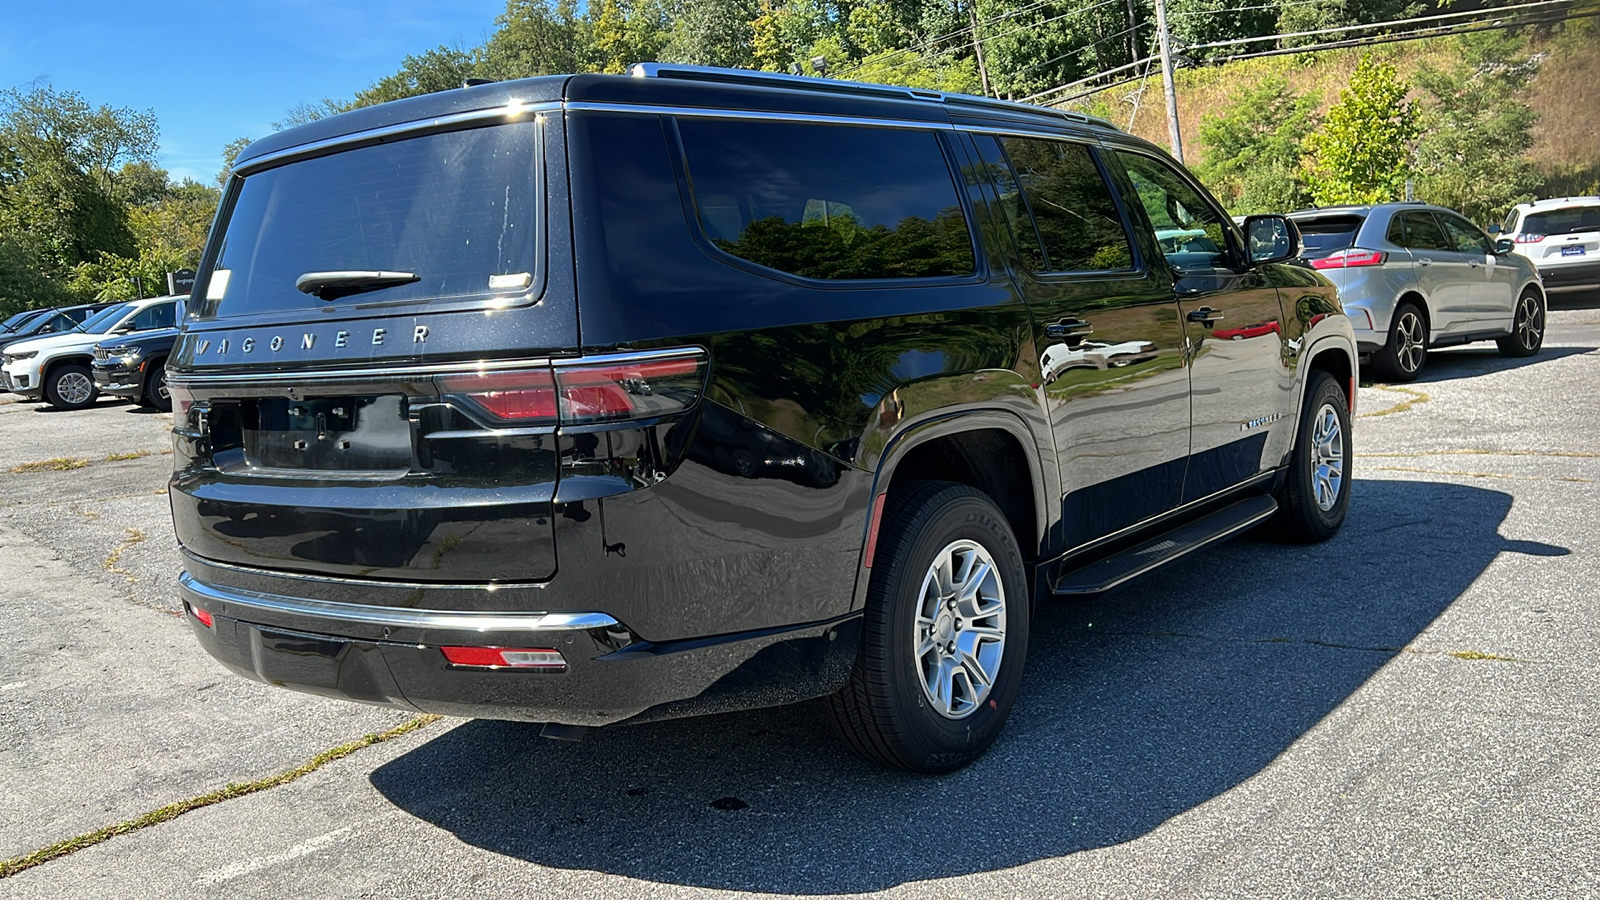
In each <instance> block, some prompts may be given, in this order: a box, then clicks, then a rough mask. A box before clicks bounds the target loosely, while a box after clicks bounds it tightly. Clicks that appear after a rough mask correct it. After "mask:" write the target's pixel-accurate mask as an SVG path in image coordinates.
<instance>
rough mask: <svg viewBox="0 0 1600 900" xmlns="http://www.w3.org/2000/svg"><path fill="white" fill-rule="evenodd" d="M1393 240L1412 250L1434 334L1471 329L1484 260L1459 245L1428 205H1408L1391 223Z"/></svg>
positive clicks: (1418, 283) (1391, 239) (1390, 228)
mask: <svg viewBox="0 0 1600 900" xmlns="http://www.w3.org/2000/svg"><path fill="white" fill-rule="evenodd" d="M1388 238H1389V242H1390V243H1392V244H1396V245H1398V246H1401V247H1404V248H1406V250H1407V251H1408V252H1409V253H1410V254H1411V269H1412V273H1413V275H1414V276H1415V278H1416V282H1417V286H1418V287H1419V288H1420V289H1421V290H1422V292H1423V295H1424V296H1425V297H1427V298H1428V316H1429V320H1430V322H1429V324H1430V328H1431V330H1432V331H1433V333H1434V334H1445V333H1449V332H1454V331H1470V330H1471V329H1472V324H1473V321H1474V319H1475V318H1476V314H1475V312H1474V310H1473V288H1474V287H1475V286H1476V284H1477V283H1478V282H1479V281H1480V280H1482V278H1483V268H1482V265H1481V263H1480V264H1479V266H1478V267H1477V268H1474V267H1473V266H1472V265H1471V257H1470V256H1468V255H1467V254H1465V253H1461V252H1460V251H1458V250H1457V249H1456V245H1455V243H1454V242H1453V241H1451V240H1450V238H1449V236H1447V235H1446V234H1445V232H1444V227H1443V226H1441V225H1440V224H1439V221H1438V220H1437V219H1435V218H1434V216H1433V213H1432V212H1429V211H1428V210H1426V209H1408V210H1403V211H1401V212H1398V213H1396V214H1395V216H1394V218H1393V219H1392V220H1391V221H1390V223H1389V233H1388Z"/></svg>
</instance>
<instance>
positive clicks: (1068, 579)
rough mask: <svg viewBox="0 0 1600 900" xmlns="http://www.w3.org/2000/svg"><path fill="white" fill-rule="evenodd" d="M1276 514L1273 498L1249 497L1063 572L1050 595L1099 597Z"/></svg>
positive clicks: (1052, 587) (1059, 574) (1058, 575)
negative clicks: (1104, 592)
mask: <svg viewBox="0 0 1600 900" xmlns="http://www.w3.org/2000/svg"><path fill="white" fill-rule="evenodd" d="M1277 511H1278V501H1276V500H1274V499H1272V498H1271V497H1268V496H1266V495H1260V496H1255V497H1246V498H1245V499H1243V500H1240V501H1238V502H1236V503H1234V504H1232V505H1231V506H1225V507H1223V508H1222V509H1219V510H1217V511H1216V512H1214V513H1211V514H1210V515H1207V516H1204V517H1203V518H1200V519H1196V520H1194V521H1192V522H1187V523H1185V524H1183V525H1179V526H1178V527H1177V528H1174V529H1172V530H1171V531H1168V532H1164V533H1162V534H1160V535H1157V536H1156V537H1153V538H1151V539H1150V540H1148V541H1145V542H1144V543H1142V544H1135V545H1134V546H1132V547H1129V548H1128V549H1126V550H1123V551H1122V552H1121V553H1117V554H1114V555H1112V556H1107V557H1105V558H1103V559H1097V560H1095V561H1094V562H1091V563H1089V564H1087V565H1084V566H1081V567H1079V568H1076V569H1068V570H1067V571H1065V572H1060V573H1058V574H1057V575H1056V578H1055V582H1054V584H1053V585H1052V586H1051V591H1052V592H1053V593H1056V594H1098V593H1100V592H1101V591H1107V590H1110V589H1111V588H1114V587H1116V586H1117V585H1119V584H1121V583H1123V582H1124V581H1127V580H1129V579H1130V578H1136V577H1138V576H1140V575H1143V574H1144V573H1146V572H1148V571H1150V570H1151V569H1154V568H1156V567H1157V566H1160V565H1163V564H1165V563H1168V562H1171V561H1172V560H1175V559H1177V558H1178V557H1180V556H1183V555H1185V554H1188V553H1192V552H1193V551H1195V550H1199V549H1200V548H1201V547H1204V546H1206V545H1207V544H1214V543H1216V542H1217V541H1220V540H1224V539H1225V538H1230V537H1232V536H1234V535H1235V534H1238V533H1239V532H1241V531H1243V530H1245V529H1246V528H1249V527H1250V526H1252V525H1255V524H1256V523H1258V522H1261V521H1264V520H1265V519H1267V518H1268V517H1270V516H1271V515H1272V514H1273V513H1275V512H1277Z"/></svg>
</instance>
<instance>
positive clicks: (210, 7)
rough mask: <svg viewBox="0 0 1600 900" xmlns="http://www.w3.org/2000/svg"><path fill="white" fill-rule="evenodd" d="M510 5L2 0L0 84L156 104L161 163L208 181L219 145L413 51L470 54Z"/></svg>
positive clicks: (347, 88) (334, 93) (348, 87)
mask: <svg viewBox="0 0 1600 900" xmlns="http://www.w3.org/2000/svg"><path fill="white" fill-rule="evenodd" d="M505 7H506V4H505V0H381V2H380V0H273V2H250V0H234V2H222V0H148V2H143V3H141V2H129V0H44V2H38V0H8V2H6V3H5V4H4V11H3V12H0V87H4V88H13V87H25V86H27V85H28V84H29V83H30V82H32V81H34V79H39V78H42V79H44V80H45V81H48V82H49V83H50V84H52V85H54V86H55V88H56V90H59V91H77V92H78V93H79V94H82V95H83V97H84V99H85V100H87V101H88V102H89V103H90V104H92V105H95V106H100V105H102V104H104V105H109V106H115V107H132V108H134V109H153V110H154V111H155V114H156V119H157V121H158V122H159V123H160V125H161V152H160V157H159V160H160V163H161V165H162V166H163V167H165V168H166V169H167V170H168V171H169V172H171V174H172V177H173V178H175V179H178V178H183V177H185V176H187V177H190V178H194V179H196V180H198V181H203V182H206V183H210V182H211V181H212V179H214V178H215V177H216V174H217V172H218V171H219V170H220V169H221V168H222V148H223V146H224V145H225V144H227V143H228V142H229V141H231V140H233V139H235V138H239V137H249V138H259V137H262V136H263V135H266V134H268V133H270V132H271V130H272V127H271V123H272V122H275V121H278V120H281V119H282V118H283V117H284V114H285V113H286V112H288V110H289V109H290V108H291V107H294V106H296V105H298V104H300V103H302V102H308V103H314V102H316V101H318V100H321V99H322V98H323V97H332V98H334V99H338V100H346V99H349V98H350V97H351V96H353V95H354V94H355V92H356V91H359V90H361V89H362V88H364V87H366V86H367V85H368V84H371V83H372V82H373V81H376V80H377V79H379V78H382V77H383V76H385V75H389V74H392V73H393V72H395V71H396V70H397V69H399V67H400V61H401V60H402V59H404V58H405V57H406V56H407V55H408V54H414V53H421V52H422V51H424V50H428V49H431V48H433V47H437V46H439V45H440V44H446V45H456V44H459V45H460V46H462V47H464V48H471V47H475V46H477V45H478V44H481V43H483V41H484V40H485V39H486V38H487V37H488V36H489V34H490V32H492V31H493V30H494V20H495V17H496V16H498V15H499V14H501V13H502V12H504V11H505Z"/></svg>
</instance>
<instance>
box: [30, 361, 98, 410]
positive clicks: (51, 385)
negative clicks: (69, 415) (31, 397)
mask: <svg viewBox="0 0 1600 900" xmlns="http://www.w3.org/2000/svg"><path fill="white" fill-rule="evenodd" d="M98 396H100V389H99V388H97V387H95V384H94V376H93V375H91V374H89V368H88V367H87V366H84V365H80V364H79V363H65V364H63V365H59V366H56V367H55V368H54V369H51V370H50V374H49V375H47V376H45V380H44V398H45V399H46V400H48V401H50V405H51V406H54V407H56V408H57V409H83V408H84V407H86V406H88V405H89V404H91V403H93V402H94V401H95V398H96V397H98Z"/></svg>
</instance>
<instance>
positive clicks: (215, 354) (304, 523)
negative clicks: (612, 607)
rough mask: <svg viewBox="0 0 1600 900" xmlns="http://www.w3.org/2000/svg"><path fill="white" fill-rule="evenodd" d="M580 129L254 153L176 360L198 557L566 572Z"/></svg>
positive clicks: (515, 119)
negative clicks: (572, 142)
mask: <svg viewBox="0 0 1600 900" xmlns="http://www.w3.org/2000/svg"><path fill="white" fill-rule="evenodd" d="M559 125H560V118H559V116H555V117H548V116H544V115H540V116H537V117H530V116H527V115H526V114H521V115H516V114H511V113H508V114H505V115H503V116H501V117H499V118H495V117H494V116H487V117H482V118H479V119H474V120H473V121H471V122H468V123H466V124H465V125H463V126H461V127H458V128H455V129H454V130H448V131H438V130H425V131H420V132H418V133H416V134H415V135H411V134H400V135H396V134H393V133H389V134H386V135H385V138H384V140H383V141H382V142H378V143H374V142H372V141H370V140H367V141H361V140H356V141H353V142H351V143H349V144H341V145H338V146H334V147H331V148H319V149H318V151H317V152H316V153H315V154H313V155H300V156H296V155H293V154H291V155H289V156H286V157H284V158H282V159H281V160H273V159H270V158H268V159H247V160H246V161H245V162H244V163H242V164H241V166H240V169H239V177H237V178H236V179H235V180H234V181H233V182H231V183H230V185H229V190H228V192H227V196H226V198H225V200H224V206H223V209H222V211H221V213H220V214H219V216H218V222H217V225H216V226H215V228H214V233H213V236H212V240H211V243H210V245H209V246H208V249H207V256H206V258H205V260H203V262H202V265H201V275H200V277H199V279H198V281H197V285H196V290H195V297H196V302H195V303H193V304H191V305H192V306H193V309H192V311H191V314H190V316H189V318H188V321H187V322H186V327H185V333H184V335H183V336H182V337H181V338H180V340H179V342H178V344H177V345H176V346H175V347H174V352H173V355H172V357H171V361H170V363H169V367H168V371H169V383H170V384H171V386H172V388H173V398H174V419H175V422H176V426H175V429H174V433H175V435H176V441H175V447H176V451H175V452H176V460H175V469H176V471H175V474H174V477H173V481H172V491H171V497H172V507H173V518H174V522H175V526H176V529H177V534H178V538H179V540H180V541H181V542H182V543H183V545H184V548H185V549H186V550H187V551H188V552H189V553H192V554H195V555H198V556H200V557H203V558H205V559H208V560H212V561H216V562H221V563H224V564H233V565H240V566H247V567H253V568H260V569H265V570H270V571H275V572H294V573H302V574H311V575H320V576H331V577H338V578H363V579H377V580H389V581H399V582H407V583H413V582H414V583H447V584H488V583H496V584H510V583H527V582H538V581H542V580H546V579H548V578H550V577H551V575H552V574H553V573H554V571H555V566H556V560H555V550H554V539H553V529H554V526H553V523H552V519H551V515H550V514H551V505H552V498H553V497H554V495H555V489H556V482H557V477H558V468H559V463H560V454H559V451H558V449H557V439H556V434H555V432H556V429H555V421H554V415H553V406H551V407H550V410H549V411H550V414H549V415H545V414H544V413H545V412H546V411H547V410H546V409H545V407H546V406H549V405H551V404H553V393H552V392H551V391H552V389H551V387H550V365H549V359H550V358H551V357H556V356H562V355H570V354H574V353H576V349H577V344H578V330H577V314H576V301H575V299H574V297H573V295H572V292H571V284H570V277H569V276H567V275H563V273H561V272H560V271H557V272H556V274H555V275H554V276H552V275H551V274H550V273H549V272H548V271H547V269H548V268H549V266H548V263H547V250H546V239H547V219H548V218H550V217H548V216H547V215H546V209H547V208H548V207H549V206H550V205H551V204H550V202H549V201H548V200H547V199H546V197H547V191H548V190H549V188H548V186H547V184H546V181H547V179H546V175H545V172H544V167H543V164H542V154H543V153H545V152H561V151H560V147H561V138H562V135H561V134H560V127H559ZM430 127H431V126H430ZM552 147H553V148H554V149H553V150H552V149H550V148H552ZM561 206H562V208H563V209H564V207H565V203H564V201H562V203H561ZM555 218H556V220H557V221H558V222H559V221H560V219H561V217H555ZM569 265H570V264H569Z"/></svg>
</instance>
